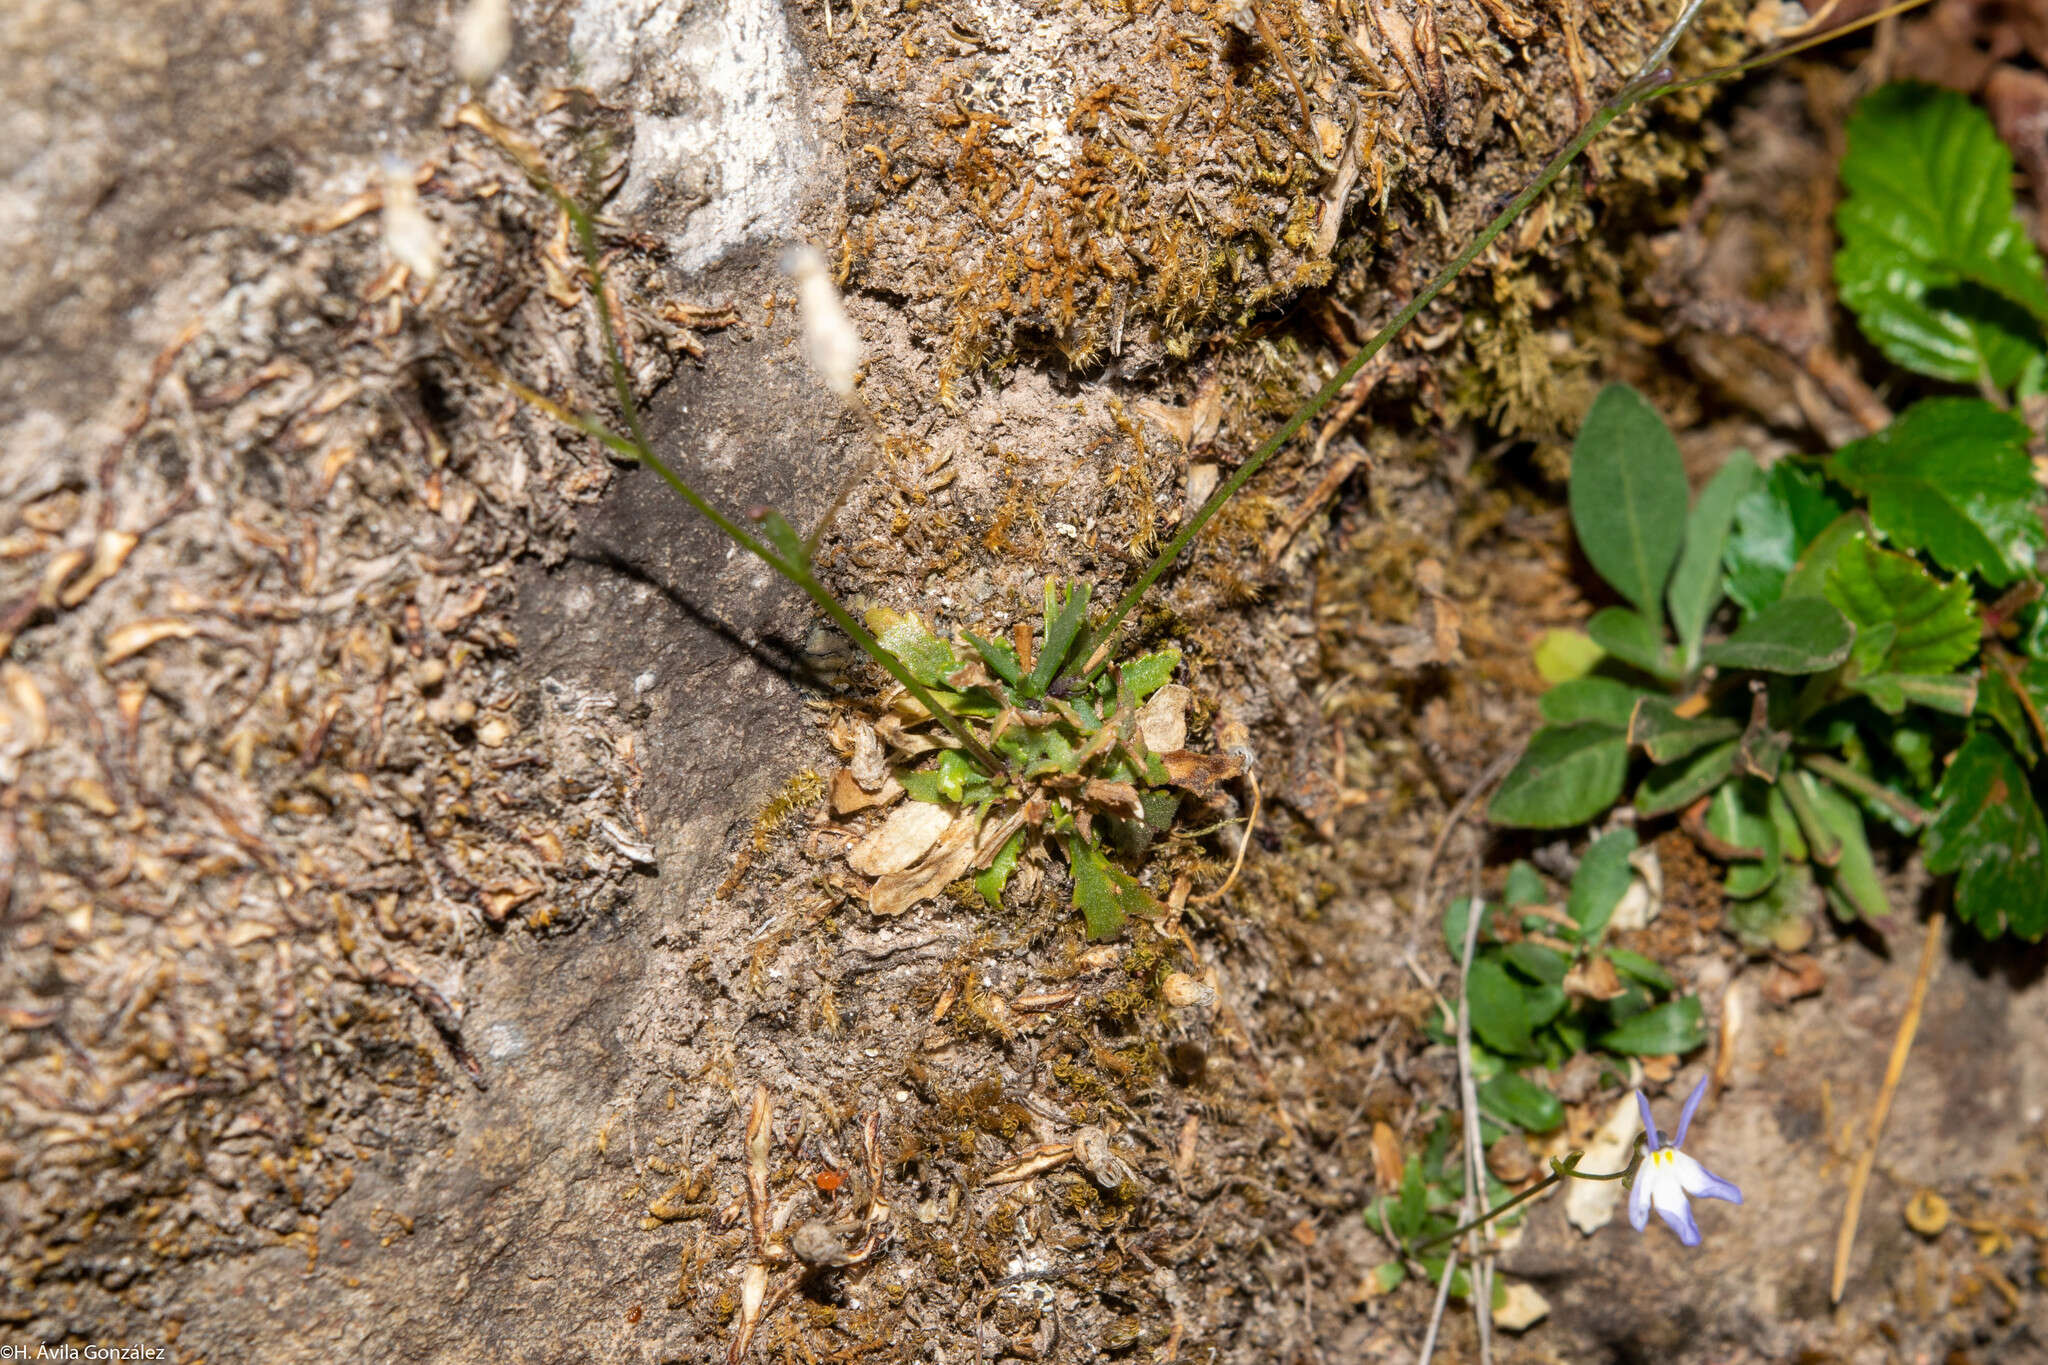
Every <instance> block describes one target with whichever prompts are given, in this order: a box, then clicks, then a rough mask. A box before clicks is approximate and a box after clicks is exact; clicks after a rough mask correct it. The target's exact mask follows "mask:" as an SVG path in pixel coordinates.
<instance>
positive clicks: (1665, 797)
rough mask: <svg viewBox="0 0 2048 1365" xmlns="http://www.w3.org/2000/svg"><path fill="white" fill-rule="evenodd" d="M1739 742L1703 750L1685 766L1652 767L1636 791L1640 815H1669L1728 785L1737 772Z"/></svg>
mask: <svg viewBox="0 0 2048 1365" xmlns="http://www.w3.org/2000/svg"><path fill="white" fill-rule="evenodd" d="M1735 753H1736V741H1735V740H1732V739H1731V740H1729V741H1728V742H1727V743H1726V744H1717V745H1715V746H1714V747H1713V748H1711V749H1702V750H1701V751H1700V752H1698V753H1696V754H1694V755H1693V756H1692V757H1691V758H1688V759H1686V760H1685V761H1684V762H1682V763H1667V764H1665V765H1664V766H1663V767H1661V768H1652V769H1651V770H1650V772H1649V773H1648V775H1646V776H1645V777H1644V778H1643V781H1642V785H1641V786H1639V787H1637V788H1636V800H1635V806H1636V814H1638V815H1645V816H1648V815H1669V814H1670V813H1671V812H1672V811H1675V810H1683V809H1684V808H1685V807H1687V806H1689V805H1691V804H1692V803H1693V802H1695V801H1697V800H1699V799H1700V798H1701V797H1702V796H1705V795H1706V794H1707V793H1708V792H1710V791H1712V790H1713V789H1714V788H1716V787H1718V786H1720V785H1721V784H1722V783H1723V782H1726V781H1727V780H1728V778H1729V777H1730V776H1731V775H1732V774H1733V773H1734V771H1735Z"/></svg>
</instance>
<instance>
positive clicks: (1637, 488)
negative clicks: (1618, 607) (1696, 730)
mask: <svg viewBox="0 0 2048 1365" xmlns="http://www.w3.org/2000/svg"><path fill="white" fill-rule="evenodd" d="M1570 500H1571V511H1572V529H1573V530H1574V531H1576V532H1577V533H1578V537H1579V545H1580V547H1581V548H1582V549H1584V550H1585V552H1586V558H1587V560H1588V561H1590V562H1591V563H1592V565H1593V567H1594V569H1596V570H1598V571H1599V574H1600V576H1601V577H1602V578H1604V579H1606V580H1607V581H1608V583H1609V584H1611V585H1612V586H1613V587H1614V590H1615V591H1616V592H1618V593H1620V594H1621V595H1622V596H1623V597H1626V598H1627V599H1628V600H1629V601H1631V602H1633V603H1635V605H1636V608H1637V609H1638V610H1639V611H1641V612H1642V614H1643V615H1644V616H1645V617H1646V618H1648V620H1649V622H1650V624H1651V627H1652V629H1653V631H1654V630H1655V629H1656V628H1658V627H1660V626H1661V625H1662V620H1663V617H1662V613H1663V600H1664V581H1665V580H1666V579H1667V578H1669V577H1670V576H1671V565H1672V561H1673V560H1675V559H1676V558H1677V557H1678V547H1679V542H1680V540H1681V539H1682V538H1683V536H1684V534H1685V503H1686V488H1685V464H1684V462H1683V460H1681V459H1680V458H1679V453H1678V442H1677V441H1675V440H1673V439H1672V436H1671V429H1670V428H1669V427H1667V426H1665V425H1664V419H1663V418H1662V417H1659V416H1658V415H1657V410H1656V409H1655V408H1653V407H1651V406H1650V405H1649V403H1648V402H1647V401H1646V400H1645V399H1644V398H1643V396H1642V395H1641V394H1639V393H1637V392H1636V391H1635V390H1634V389H1632V388H1630V387H1629V386H1628V385H1626V384H1609V385H1608V386H1607V387H1606V388H1604V389H1602V390H1601V391H1600V394H1599V396H1598V397H1597V398H1595V399H1594V400H1593V406H1592V408H1591V409H1590V410H1588V411H1587V413H1586V421H1585V424H1584V425H1583V426H1581V427H1580V428H1579V439H1578V440H1577V441H1576V442H1575V443H1574V444H1573V446H1572V472H1571V489H1570ZM1593 638H1594V639H1595V640H1598V639H1599V638H1600V637H1599V636H1598V635H1597V634H1596V635H1595V636H1594V637H1593Z"/></svg>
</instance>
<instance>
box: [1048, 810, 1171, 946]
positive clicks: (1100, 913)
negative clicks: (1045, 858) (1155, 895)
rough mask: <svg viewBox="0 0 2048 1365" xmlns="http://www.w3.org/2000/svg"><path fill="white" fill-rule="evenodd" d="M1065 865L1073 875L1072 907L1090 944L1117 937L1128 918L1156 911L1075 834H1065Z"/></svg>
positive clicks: (1145, 895) (1127, 876)
mask: <svg viewBox="0 0 2048 1365" xmlns="http://www.w3.org/2000/svg"><path fill="white" fill-rule="evenodd" d="M1067 865H1068V866H1069V867H1070V868H1072V869H1073V873H1074V906H1075V908H1077V909H1078V910H1080V912H1081V917H1082V918H1083V919H1084V920H1086V921H1087V923H1088V938H1089V940H1090V941H1091V942H1093V941H1099V940H1101V939H1106V938H1114V937H1116V935H1117V934H1118V933H1120V932H1122V930H1123V927H1124V919H1125V918H1126V917H1127V916H1129V915H1151V914H1153V913H1154V912H1155V911H1156V910H1157V908H1158V907H1157V903H1156V902H1154V901H1153V899H1152V897H1151V895H1150V894H1149V893H1148V892H1147V891H1146V890H1145V888H1144V887H1142V886H1140V885H1138V883H1137V882H1136V881H1135V880H1133V879H1132V877H1131V876H1130V874H1128V873H1126V872H1124V871H1123V870H1122V869H1121V868H1118V867H1116V866H1114V865H1113V864H1112V863H1111V862H1110V861H1109V859H1107V858H1105V857H1103V856H1102V851H1101V850H1100V849H1098V848H1096V847H1095V846H1094V845H1093V844H1091V843H1089V842H1088V841H1087V840H1086V839H1083V838H1082V837H1081V834H1080V831H1078V830H1070V831H1068V833H1067Z"/></svg>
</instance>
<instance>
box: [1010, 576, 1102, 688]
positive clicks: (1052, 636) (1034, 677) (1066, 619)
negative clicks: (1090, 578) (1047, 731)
mask: <svg viewBox="0 0 2048 1365" xmlns="http://www.w3.org/2000/svg"><path fill="white" fill-rule="evenodd" d="M1088 593H1089V586H1088V584H1086V583H1074V584H1072V585H1070V587H1069V590H1068V592H1067V595H1066V597H1065V598H1064V599H1062V598H1061V597H1060V593H1059V585H1058V584H1057V583H1055V582H1054V581H1053V580H1052V579H1050V578H1048V579H1046V580H1045V643H1044V646H1043V647H1042V648H1041V649H1040V650H1039V654H1038V661H1037V663H1036V665H1035V666H1034V667H1033V668H1032V670H1031V676H1030V677H1028V678H1026V679H1025V680H1024V683H1023V686H1022V687H1021V688H1020V689H1019V690H1020V691H1022V692H1023V693H1024V695H1025V696H1027V697H1042V696H1044V695H1045V690H1046V689H1047V688H1048V687H1051V686H1052V682H1053V679H1054V678H1057V677H1058V676H1059V675H1060V669H1061V668H1063V667H1064V666H1065V665H1066V661H1067V655H1068V654H1069V653H1071V652H1072V650H1073V648H1074V641H1075V640H1077V639H1079V638H1080V636H1081V630H1082V628H1083V627H1084V626H1086V625H1087V624H1088Z"/></svg>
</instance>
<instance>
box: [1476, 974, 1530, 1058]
mask: <svg viewBox="0 0 2048 1365" xmlns="http://www.w3.org/2000/svg"><path fill="white" fill-rule="evenodd" d="M1528 994H1529V988H1528V987H1526V986H1524V985H1523V984H1522V983H1520V982H1518V981H1516V980H1515V979H1514V978H1513V977H1512V976H1509V975H1508V969H1507V968H1506V967H1504V966H1502V965H1501V964H1500V963H1499V962H1498V961H1496V960H1495V959H1494V958H1493V957H1491V956H1486V957H1482V958H1480V959H1479V960H1478V961H1477V962H1475V963H1473V964H1472V970H1471V972H1470V974H1469V975H1468V976H1467V977H1466V979H1465V998H1466V1000H1467V1001H1468V1002H1469V1007H1470V1010H1471V1019H1472V1031H1473V1032H1474V1033H1475V1034H1477V1035H1478V1036H1479V1038H1480V1039H1481V1040H1482V1041H1483V1042H1484V1043H1485V1044H1486V1045H1487V1046H1488V1047H1490V1048H1492V1049H1493V1050H1494V1051H1495V1052H1499V1053H1502V1054H1504V1055H1506V1056H1510V1057H1522V1056H1527V1055H1529V1054H1530V1053H1531V1052H1532V1051H1533V1050H1534V1046H1535V1039H1534V1038H1533V1037H1532V1036H1531V1031H1532V1030H1533V1029H1535V1028H1536V1027H1538V1025H1537V1024H1535V1023H1534V1022H1533V1021H1532V1019H1531V1017H1530V1010H1529V1007H1528V1002H1527V999H1526V998H1525V997H1526V996H1527V995H1528Z"/></svg>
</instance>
